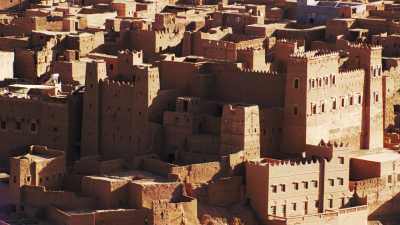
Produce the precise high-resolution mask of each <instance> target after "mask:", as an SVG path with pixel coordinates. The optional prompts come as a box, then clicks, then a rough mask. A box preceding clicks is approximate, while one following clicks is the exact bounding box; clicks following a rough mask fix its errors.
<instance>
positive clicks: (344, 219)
mask: <svg viewBox="0 0 400 225" xmlns="http://www.w3.org/2000/svg"><path fill="white" fill-rule="evenodd" d="M268 219H269V220H270V221H271V222H269V223H268V224H271V225H295V224H302V225H325V224H330V225H343V224H357V225H366V224H367V222H368V208H367V206H366V205H363V206H356V207H351V208H344V209H338V210H330V211H326V212H324V213H318V214H314V215H305V216H294V217H278V216H268Z"/></svg>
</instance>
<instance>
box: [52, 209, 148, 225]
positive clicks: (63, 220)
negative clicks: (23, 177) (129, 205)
mask: <svg viewBox="0 0 400 225" xmlns="http://www.w3.org/2000/svg"><path fill="white" fill-rule="evenodd" d="M46 214H47V217H48V219H49V220H50V221H52V222H54V223H55V224H56V225H100V224H104V223H106V224H109V223H118V224H121V225H124V224H126V225H128V224H131V223H132V221H135V224H138V225H146V222H145V221H146V220H147V221H151V220H150V215H149V214H150V213H149V211H148V210H146V209H115V210H99V211H89V212H85V211H83V212H73V211H71V212H68V211H63V210H62V209H58V208H55V207H50V208H49V209H48V210H47V211H46ZM149 224H150V223H149Z"/></svg>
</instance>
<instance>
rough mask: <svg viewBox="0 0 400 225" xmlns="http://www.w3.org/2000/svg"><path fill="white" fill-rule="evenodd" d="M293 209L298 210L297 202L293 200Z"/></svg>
mask: <svg viewBox="0 0 400 225" xmlns="http://www.w3.org/2000/svg"><path fill="white" fill-rule="evenodd" d="M292 209H293V211H296V210H297V204H296V202H293V203H292Z"/></svg>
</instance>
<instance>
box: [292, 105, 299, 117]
mask: <svg viewBox="0 0 400 225" xmlns="http://www.w3.org/2000/svg"><path fill="white" fill-rule="evenodd" d="M297 113H298V110H297V106H294V107H293V114H294V115H297Z"/></svg>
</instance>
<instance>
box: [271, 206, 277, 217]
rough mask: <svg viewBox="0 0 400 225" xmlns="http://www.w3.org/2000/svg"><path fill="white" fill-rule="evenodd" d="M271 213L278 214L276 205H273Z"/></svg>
mask: <svg viewBox="0 0 400 225" xmlns="http://www.w3.org/2000/svg"><path fill="white" fill-rule="evenodd" d="M271 213H272V215H276V206H274V205H273V206H271Z"/></svg>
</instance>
